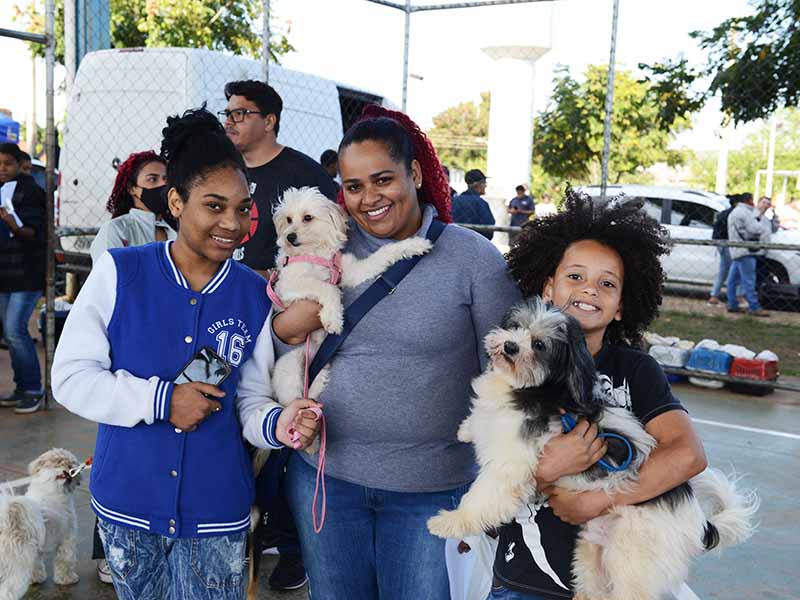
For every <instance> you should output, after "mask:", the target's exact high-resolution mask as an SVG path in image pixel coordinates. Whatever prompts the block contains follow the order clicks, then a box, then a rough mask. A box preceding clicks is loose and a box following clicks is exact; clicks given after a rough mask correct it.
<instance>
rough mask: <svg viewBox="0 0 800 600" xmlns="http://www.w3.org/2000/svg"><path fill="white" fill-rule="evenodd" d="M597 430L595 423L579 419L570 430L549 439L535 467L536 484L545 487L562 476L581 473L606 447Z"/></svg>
mask: <svg viewBox="0 0 800 600" xmlns="http://www.w3.org/2000/svg"><path fill="white" fill-rule="evenodd" d="M597 433H598V431H597V425H596V424H593V423H589V421H587V420H586V419H580V420H579V421H578V424H577V425H575V428H574V429H573V430H572V431H570V432H569V433H564V434H562V435H557V436H556V437H554V438H553V439H552V440H550V441H549V442H548V443H547V445H546V446H545V447H544V452H543V454H542V456H541V458H540V459H539V464H538V466H537V468H536V481H537V484H538V486H537V487H539V488H541V487H544V486H546V485H547V484H550V483H553V482H554V481H557V480H558V479H559V478H561V477H564V476H565V475H576V474H578V473H583V472H584V471H585V470H586V469H588V468H589V467H591V466H592V465H593V464H595V463H596V462H597V461H598V460H600V459H601V458H603V456H604V455H605V453H606V451H607V450H608V446H607V445H606V443H605V442H604V441H603V439H602V438H599V437H597Z"/></svg>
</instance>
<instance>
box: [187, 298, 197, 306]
mask: <svg viewBox="0 0 800 600" xmlns="http://www.w3.org/2000/svg"><path fill="white" fill-rule="evenodd" d="M189 304H191V305H192V306H194V305H195V304H197V298H192V299H191V300H189Z"/></svg>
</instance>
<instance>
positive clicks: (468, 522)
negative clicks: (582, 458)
mask: <svg viewBox="0 0 800 600" xmlns="http://www.w3.org/2000/svg"><path fill="white" fill-rule="evenodd" d="M485 345H486V350H487V352H488V354H489V357H490V364H489V366H488V367H487V369H486V371H485V372H484V373H483V374H482V375H480V376H479V377H477V378H476V379H475V380H474V381H473V383H472V388H473V391H474V394H475V397H474V399H473V403H472V412H471V414H470V415H469V416H468V417H467V419H466V420H465V421H464V422H463V423H462V424H461V426H460V428H459V430H458V439H459V440H461V441H464V442H471V443H473V444H474V445H475V449H476V454H477V458H478V463H479V465H480V472H479V474H478V477H477V479H476V480H475V482H474V483H473V484H472V487H471V488H470V490H469V491H468V492H467V494H465V495H464V497H463V498H462V500H461V503H460V505H459V507H458V508H457V509H456V510H453V511H441V512H440V513H439V514H438V515H437V516H434V517H432V518H431V519H430V520H429V521H428V528H429V529H430V531H431V533H433V534H435V535H437V536H440V537H445V538H446V537H451V538H456V539H462V538H464V537H466V536H468V535H474V534H477V533H480V532H482V531H485V530H487V529H490V528H494V527H498V526H500V525H501V524H503V523H508V522H510V521H511V520H512V519H513V518H514V517H515V516H516V515H517V514H519V511H520V508H521V507H522V505H523V504H525V503H527V502H529V501H531V500H533V499H534V498H535V496H536V494H537V491H536V489H535V481H534V475H535V474H536V465H537V463H538V460H539V457H540V456H541V453H542V449H543V448H544V446H545V444H546V443H547V442H548V441H549V440H550V439H552V438H553V437H554V436H556V435H559V434H561V432H562V431H563V429H562V423H561V418H560V416H561V409H563V410H565V411H566V412H568V413H571V414H574V415H576V416H579V417H580V416H582V417H586V418H587V419H589V420H590V421H593V422H597V423H598V425H599V427H600V429H601V431H603V432H606V433H608V432H612V433H616V434H619V435H621V436H624V437H625V438H626V439H627V440H628V441H629V442H630V444H631V446H632V448H633V452H632V454H633V456H632V461H631V464H630V466H629V467H628V468H627V469H625V470H622V471H618V472H613V471H612V472H609V471H607V470H605V469H604V468H603V467H601V466H600V465H599V464H596V465H593V466H592V467H590V468H589V469H588V470H587V471H585V472H584V473H581V474H579V475H573V476H568V477H563V478H561V479H560V480H559V481H558V482H557V485H558V486H561V487H564V488H567V489H571V490H575V491H587V490H597V489H602V490H606V491H607V492H609V493H613V492H616V491H620V490H624V489H625V488H626V487H627V486H629V485H630V484H631V483H632V482H634V481H636V478H637V474H638V470H639V468H640V467H641V465H642V464H643V463H644V461H645V460H646V459H647V457H648V455H649V454H650V452H651V451H652V450H653V448H655V445H656V441H655V439H653V438H652V437H651V436H650V435H649V434H648V433H647V432H646V431H645V430H644V428H643V427H642V425H641V423H640V422H639V420H638V419H636V417H635V416H633V415H632V414H630V413H629V412H628V411H627V410H625V409H624V408H616V407H608V406H604V404H603V400H602V395H601V394H600V393H599V392H600V390H599V386H598V385H597V381H598V380H597V377H596V373H595V370H594V362H593V360H592V357H591V355H590V354H589V352H588V350H587V349H586V346H585V343H584V336H583V332H582V331H581V328H580V325H579V323H578V322H577V321H576V320H575V319H573V318H572V317H570V316H568V315H566V314H564V313H562V312H560V311H558V310H556V309H552V308H549V307H548V306H546V305H545V304H544V303H543V302H541V301H540V300H539V299H535V300H532V301H531V302H529V303H523V304H521V305H518V306H517V307H515V308H513V309H512V310H511V312H510V313H509V315H508V316H507V317H506V319H505V320H504V322H503V325H502V326H501V327H500V328H497V329H495V330H493V331H492V332H491V333H490V334H489V335H487V336H486V340H485ZM607 441H608V453H607V454H606V456H605V458H604V460H605V461H606V462H607V463H609V464H610V465H611V466H619V465H621V464H622V463H623V462H625V460H626V458H627V457H628V449H627V446H625V444H624V442H621V441H619V440H615V439H611V438H609V439H608V440H607ZM757 508H758V499H757V497H756V496H755V494H754V493H752V492H749V493H747V494H741V493H739V492H737V490H736V488H735V486H734V484H733V483H732V482H731V481H729V479H728V478H727V477H726V476H725V475H723V474H722V473H720V472H718V471H715V470H712V469H708V470H706V471H705V472H704V473H701V474H700V475H698V476H697V477H695V478H694V479H692V480H691V482H690V483H686V484H683V485H681V486H678V487H677V488H675V489H674V490H672V491H670V492H667V493H666V494H663V495H661V496H659V497H657V498H654V499H652V500H650V501H648V502H645V503H642V504H639V505H636V506H619V507H614V508H612V509H611V510H610V511H609V512H608V513H607V514H605V515H602V516H600V517H597V518H595V519H592V520H591V521H589V522H588V523H586V524H585V525H584V526H583V528H582V531H581V537H580V539H579V540H578V543H577V545H576V548H575V555H574V557H573V575H574V582H573V583H574V586H575V592H576V594H577V597H578V598H583V599H586V600H601V599H607V598H614V600H655V599H657V598H660V597H661V596H662V595H663V594H665V593H667V592H669V591H670V590H672V589H675V588H676V587H677V586H679V585H680V584H681V582H683V581H684V580H685V578H686V576H687V574H688V569H689V563H690V561H691V559H692V557H694V556H697V555H699V554H701V553H702V552H703V551H704V550H709V549H711V548H713V547H715V546H717V545H719V546H720V548H722V547H726V546H730V545H734V544H737V543H739V542H742V541H744V540H745V539H747V538H748V537H749V536H750V535H751V534H752V531H753V525H752V524H751V519H752V516H753V514H754V513H755V511H756V510H757Z"/></svg>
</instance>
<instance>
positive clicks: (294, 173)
mask: <svg viewBox="0 0 800 600" xmlns="http://www.w3.org/2000/svg"><path fill="white" fill-rule="evenodd" d="M225 98H227V100H228V106H227V107H226V108H225V110H223V111H221V112H220V113H219V114H220V116H221V117H223V118H224V120H225V132H226V133H227V134H228V137H229V138H230V140H231V141H232V142H233V145H234V146H236V149H237V150H239V152H241V153H242V156H243V157H244V162H245V164H246V165H247V179H248V180H249V181H250V194H251V195H252V196H253V200H254V202H255V204H254V206H253V212H252V220H251V222H250V231H249V232H248V233H247V235H245V237H244V239H243V240H242V242H241V244H240V246H239V247H238V248H237V249H236V252H234V254H233V258H234V260H238V261H241V262H242V263H243V264H245V265H247V266H248V267H250V268H251V269H254V270H255V271H258V272H259V273H260V274H261V275H263V276H265V277H266V276H268V271H269V270H270V269H272V268H273V267H274V266H275V254H276V253H277V251H278V247H277V246H276V244H275V242H276V238H277V235H276V233H275V225H274V224H273V223H272V209H273V208H274V207H275V205H276V204H277V203H278V201H279V200H280V199H281V196H282V194H283V192H285V191H286V189H287V188H290V187H296V188H299V187H303V186H313V187H317V188H319V190H320V191H321V192H322V193H323V194H325V195H326V196H327V197H328V198H330V199H331V200H334V199H335V198H336V193H337V191H338V190H337V187H336V182H334V181H333V179H331V177H330V175H329V174H328V173H327V172H325V170H324V169H323V168H322V167H321V166H320V165H319V163H318V162H317V161H315V160H314V159H313V158H311V157H310V156H306V155H305V154H303V153H302V152H298V151H297V150H295V149H293V148H289V147H288V146H284V145H282V144H280V143H279V142H278V132H279V131H280V125H281V111H282V110H283V100H281V97H280V95H279V94H278V92H276V91H275V89H274V88H272V87H271V86H269V85H267V84H266V83H264V82H263V81H252V80H248V81H231V82H229V83H227V84H226V85H225Z"/></svg>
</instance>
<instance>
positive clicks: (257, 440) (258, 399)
mask: <svg viewBox="0 0 800 600" xmlns="http://www.w3.org/2000/svg"><path fill="white" fill-rule="evenodd" d="M271 323H272V315H269V316H268V317H267V319H266V320H265V321H264V326H263V327H262V328H261V332H260V333H259V334H258V337H257V338H256V346H255V349H254V350H253V354H252V356H250V358H249V359H248V360H247V362H245V363H244V364H243V365H242V366H241V369H240V371H239V387H238V389H237V390H236V393H237V398H236V409H237V411H238V412H239V421H240V422H241V424H242V433H243V434H244V437H245V439H246V440H247V441H248V442H250V443H251V444H253V445H254V446H256V447H258V448H273V449H280V448H283V444H281V443H280V442H279V441H278V438H277V437H276V436H275V427H276V424H277V422H278V417H279V416H280V414H281V411H283V408H282V407H281V405H280V404H278V403H277V402H275V401H274V400H273V399H272V385H271V383H270V378H269V372H270V370H271V369H272V367H273V365H274V364H275V351H274V349H273V346H272V331H271V329H272V327H271Z"/></svg>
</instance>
